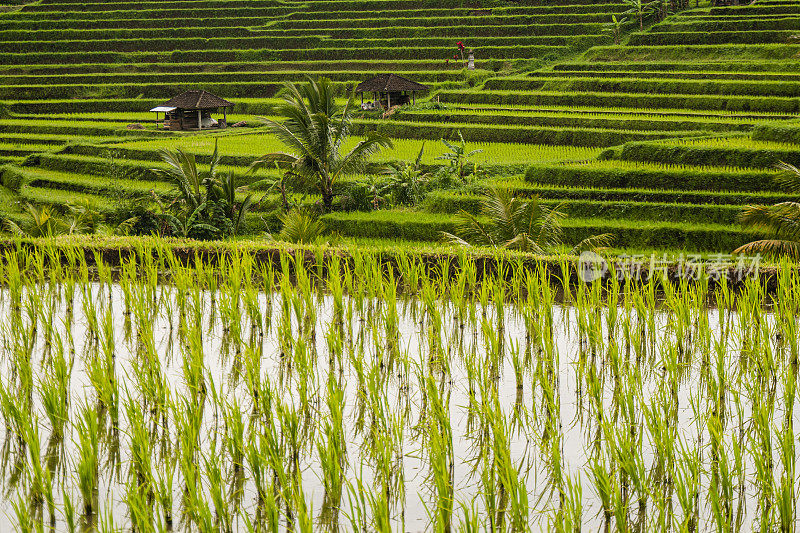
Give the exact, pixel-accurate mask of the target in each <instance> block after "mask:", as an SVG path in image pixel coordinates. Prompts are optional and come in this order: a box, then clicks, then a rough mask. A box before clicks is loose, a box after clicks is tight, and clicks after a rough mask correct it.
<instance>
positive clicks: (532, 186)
mask: <svg viewBox="0 0 800 533" xmlns="http://www.w3.org/2000/svg"><path fill="white" fill-rule="evenodd" d="M489 186H499V187H501V188H504V189H509V190H511V191H513V193H514V194H515V195H517V196H522V197H525V198H529V197H531V196H539V197H541V198H545V199H548V200H589V201H592V200H597V201H606V202H639V203H680V204H700V205H732V206H737V207H741V206H744V205H748V204H775V203H778V202H786V201H795V200H796V199H797V195H793V194H787V193H784V192H772V191H753V192H731V191H707V190H687V189H657V188H635V187H627V188H616V187H605V186H598V187H591V186H582V185H575V184H569V185H548V184H540V183H536V182H530V181H524V176H520V177H518V178H516V177H515V178H511V179H498V180H486V181H484V182H479V183H477V184H475V186H474V188H475V189H481V190H484V188H487V187H489ZM465 194H466V195H468V196H476V195H477V193H476V192H473V193H469V194H468V193H459V192H453V191H447V190H443V191H435V192H431V193H429V194H428V196H427V198H426V202H425V205H426V207H428V208H429V209H431V206H432V205H436V204H438V203H440V199H444V201H443V202H442V205H445V206H446V205H447V202H446V200H447V198H449V197H450V196H454V195H455V196H462V195H465ZM436 210H438V211H439V212H452V210H447V209H444V208H442V207H437V208H436Z"/></svg>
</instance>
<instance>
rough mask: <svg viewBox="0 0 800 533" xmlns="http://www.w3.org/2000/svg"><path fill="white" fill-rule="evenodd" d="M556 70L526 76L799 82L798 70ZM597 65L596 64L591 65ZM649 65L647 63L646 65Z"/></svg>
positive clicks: (562, 67) (562, 68)
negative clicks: (788, 71)
mask: <svg viewBox="0 0 800 533" xmlns="http://www.w3.org/2000/svg"><path fill="white" fill-rule="evenodd" d="M557 66H558V67H560V68H559V69H558V70H553V71H549V72H542V71H536V72H531V73H529V74H528V76H531V77H536V78H586V77H590V78H607V79H628V78H636V79H652V77H653V76H657V77H658V79H678V80H711V81H717V80H736V81H769V82H786V81H790V82H800V72H797V73H794V72H790V73H787V72H739V71H736V72H707V71H696V70H695V71H682V70H675V69H670V70H664V71H656V70H649V69H644V70H616V69H614V68H609V69H607V70H606V69H602V70H601V69H599V68H598V69H597V70H581V69H580V68H578V69H575V70H567V69H566V68H565V67H564V65H557ZM592 66H597V65H592ZM646 66H649V65H646Z"/></svg>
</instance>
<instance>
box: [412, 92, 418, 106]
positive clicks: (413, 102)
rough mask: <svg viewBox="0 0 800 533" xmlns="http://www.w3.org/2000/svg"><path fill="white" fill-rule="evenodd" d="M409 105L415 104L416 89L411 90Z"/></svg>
mask: <svg viewBox="0 0 800 533" xmlns="http://www.w3.org/2000/svg"><path fill="white" fill-rule="evenodd" d="M411 105H417V91H411Z"/></svg>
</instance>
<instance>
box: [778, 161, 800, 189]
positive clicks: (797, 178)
mask: <svg viewBox="0 0 800 533" xmlns="http://www.w3.org/2000/svg"><path fill="white" fill-rule="evenodd" d="M775 168H777V169H779V170H782V171H783V172H781V173H780V174H778V175H777V176H776V177H775V181H776V182H778V183H779V184H780V185H781V186H782V187H784V188H785V189H786V190H787V191H789V192H794V193H797V192H800V169H798V168H797V167H796V166H794V165H792V164H790V163H785V162H783V161H780V162H778V164H776V165H775Z"/></svg>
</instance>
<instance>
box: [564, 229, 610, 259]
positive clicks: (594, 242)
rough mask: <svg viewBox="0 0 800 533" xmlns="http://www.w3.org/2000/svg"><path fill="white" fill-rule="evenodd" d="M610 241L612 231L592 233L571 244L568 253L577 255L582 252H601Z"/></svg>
mask: <svg viewBox="0 0 800 533" xmlns="http://www.w3.org/2000/svg"><path fill="white" fill-rule="evenodd" d="M612 242H614V235H613V234H612V233H601V234H600V235H592V236H591V237H586V238H585V239H583V240H582V241H581V242H579V243H578V244H576V245H575V246H573V248H572V250H571V252H570V253H572V254H575V255H579V254H581V253H582V252H602V251H604V250H606V249H608V247H609V246H611V243H612Z"/></svg>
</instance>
